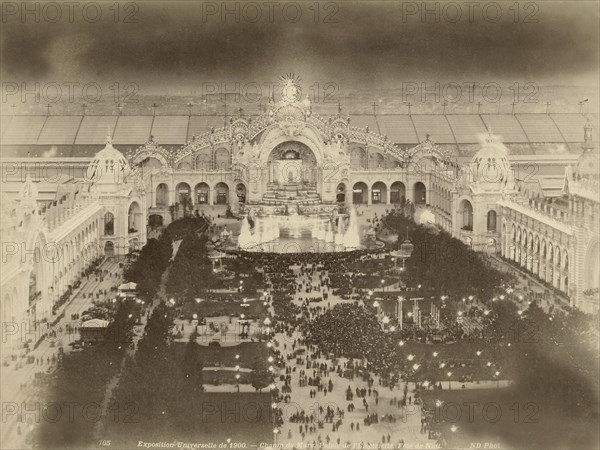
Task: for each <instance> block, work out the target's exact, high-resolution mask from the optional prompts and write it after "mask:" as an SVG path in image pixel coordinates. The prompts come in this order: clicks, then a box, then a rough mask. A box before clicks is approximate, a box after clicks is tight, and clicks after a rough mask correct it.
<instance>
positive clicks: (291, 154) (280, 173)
mask: <svg viewBox="0 0 600 450" xmlns="http://www.w3.org/2000/svg"><path fill="white" fill-rule="evenodd" d="M267 167H268V168H269V178H268V180H269V182H271V183H280V184H316V182H317V173H316V170H317V167H318V166H317V157H316V155H315V153H314V152H313V151H312V150H311V148H310V147H309V146H308V145H306V144H304V143H302V142H299V141H286V142H282V143H280V144H278V145H277V146H275V148H273V150H271V152H270V153H269V157H268V158H267Z"/></svg>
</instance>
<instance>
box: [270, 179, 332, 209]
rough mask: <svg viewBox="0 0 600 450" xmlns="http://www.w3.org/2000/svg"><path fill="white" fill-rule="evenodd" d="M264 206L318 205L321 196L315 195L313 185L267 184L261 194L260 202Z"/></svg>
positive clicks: (315, 188)
mask: <svg viewBox="0 0 600 450" xmlns="http://www.w3.org/2000/svg"><path fill="white" fill-rule="evenodd" d="M261 203H263V204H265V205H271V206H276V205H292V206H295V205H301V206H305V205H319V204H321V203H322V201H321V196H320V195H319V194H318V193H317V187H316V186H315V185H314V184H298V183H296V184H278V183H269V184H268V185H267V191H266V192H265V193H264V194H263V199H262V202H261Z"/></svg>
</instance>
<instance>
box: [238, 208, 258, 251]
mask: <svg viewBox="0 0 600 450" xmlns="http://www.w3.org/2000/svg"><path fill="white" fill-rule="evenodd" d="M253 243H255V240H254V239H253V237H252V233H251V232H250V223H249V222H248V216H246V217H244V220H242V228H241V230H240V236H239V237H238V246H239V247H240V248H241V249H247V248H248V246H249V245H251V244H253Z"/></svg>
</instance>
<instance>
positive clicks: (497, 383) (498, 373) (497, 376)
mask: <svg viewBox="0 0 600 450" xmlns="http://www.w3.org/2000/svg"><path fill="white" fill-rule="evenodd" d="M494 375H495V376H496V388H497V389H500V378H499V377H500V372H499V371H498V370H496V372H495V373H494Z"/></svg>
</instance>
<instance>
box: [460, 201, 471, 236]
mask: <svg viewBox="0 0 600 450" xmlns="http://www.w3.org/2000/svg"><path fill="white" fill-rule="evenodd" d="M460 212H461V217H462V222H461V229H463V230H466V231H473V206H472V205H471V202H470V201H469V200H463V201H462V202H461V203H460Z"/></svg>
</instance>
